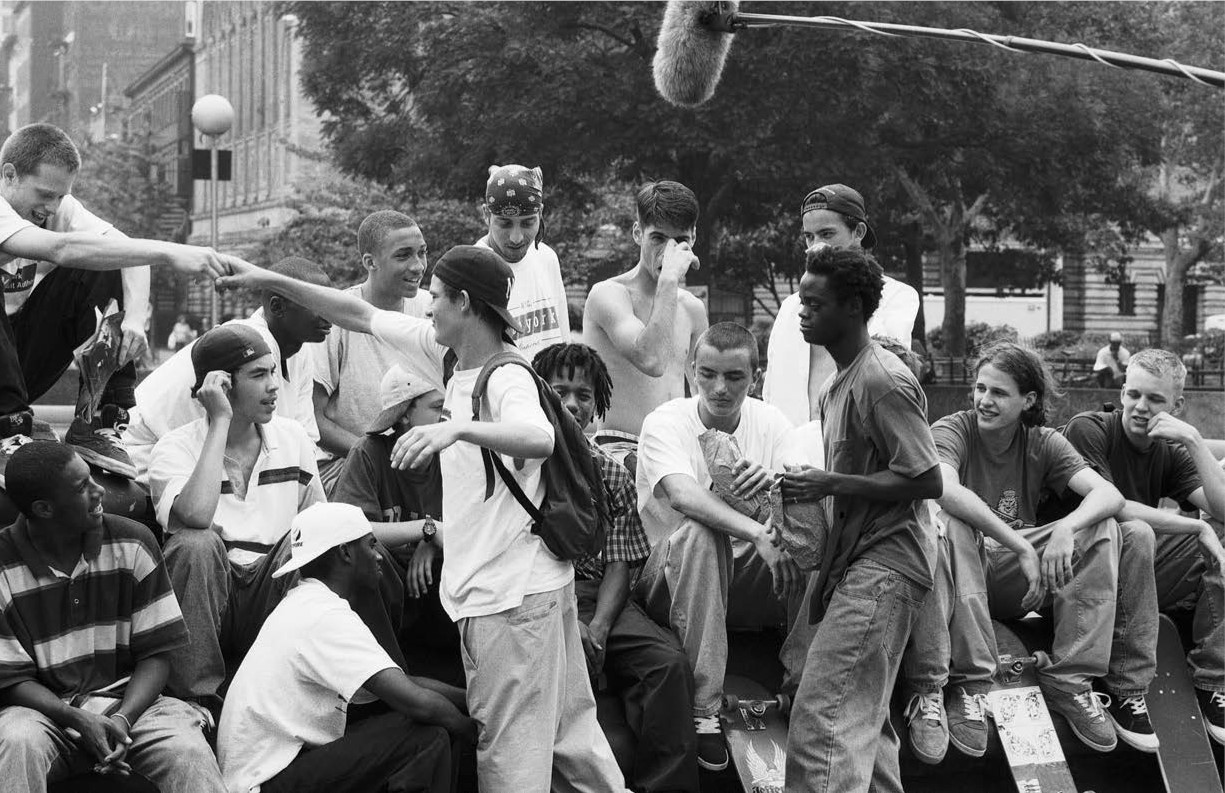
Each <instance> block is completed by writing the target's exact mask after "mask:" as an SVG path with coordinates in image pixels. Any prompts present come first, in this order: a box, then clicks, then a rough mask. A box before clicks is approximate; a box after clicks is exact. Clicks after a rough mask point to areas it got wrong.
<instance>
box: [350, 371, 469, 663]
mask: <svg viewBox="0 0 1225 793" xmlns="http://www.w3.org/2000/svg"><path fill="white" fill-rule="evenodd" d="M379 400H380V402H379V406H380V407H381V412H380V413H379V414H378V415H377V416H375V417H374V420H373V421H372V422H371V423H370V425H369V427H368V428H367V430H366V434H365V436H364V437H362V439H361V440H359V441H358V442H357V443H356V444H355V445H354V446H353V448H352V449H351V450H350V451H349V456H348V457H347V458H346V459H345V462H344V466H343V467H342V469H341V472H340V478H339V479H338V480H337V482H336V489H335V491H334V492H333V493H332V501H335V502H338V503H341V504H352V505H354V506H356V507H358V508H360V509H361V510H362V512H363V513H365V515H366V517H367V518H368V519H369V520H370V522H371V523H372V524H373V526H374V534H375V536H376V537H378V538H379V541H380V542H382V543H383V544H384V545H386V546H387V547H388V548H390V549H392V550H393V551H395V552H397V553H399V552H400V549H401V548H406V549H407V555H408V558H407V567H408V577H407V580H406V582H405V583H406V587H405V591H406V593H407V594H408V596H409V597H410V598H412V600H410V601H408V603H407V604H406V605H407V606H408V608H409V609H410V610H413V611H415V612H416V614H415V615H410V614H407V613H406V614H405V625H404V627H405V629H407V628H408V627H409V626H410V625H411V624H412V623H414V622H416V619H414V617H418V618H423V619H426V620H427V625H426V630H425V631H424V632H419V633H418V637H419V638H420V639H421V640H423V641H425V642H427V643H435V642H437V641H439V640H444V639H445V640H447V641H454V637H455V631H454V628H453V627H446V628H444V627H443V626H449V624H450V618H448V617H447V616H446V613H445V612H444V611H443V610H442V604H441V602H440V601H439V598H438V575H439V571H440V568H441V563H442V469H441V467H440V466H439V464H438V460H437V459H433V460H430V461H429V463H427V464H426V465H424V466H423V467H421V468H419V469H407V470H401V469H398V468H395V467H393V466H392V464H391V451H392V449H393V448H394V447H395V443H396V439H397V438H399V437H400V436H401V435H403V434H404V433H405V432H407V431H408V430H409V429H411V428H413V427H420V426H425V425H428V424H437V423H438V421H439V420H440V419H441V418H442V402H443V394H442V392H441V391H439V390H437V389H436V388H434V386H433V385H431V384H429V383H426V382H424V381H422V380H421V379H419V378H410V377H409V374H408V372H406V371H404V369H403V368H401V367H400V366H394V365H393V366H392V367H391V368H390V369H388V370H387V373H386V374H385V375H383V379H382V382H381V383H380V384H379ZM414 602H416V604H418V605H419V606H420V608H414ZM435 628H437V629H439V630H437V631H435V630H433V629H435ZM439 633H441V634H443V635H436V634H439ZM456 654H457V657H458V649H457V650H456Z"/></svg>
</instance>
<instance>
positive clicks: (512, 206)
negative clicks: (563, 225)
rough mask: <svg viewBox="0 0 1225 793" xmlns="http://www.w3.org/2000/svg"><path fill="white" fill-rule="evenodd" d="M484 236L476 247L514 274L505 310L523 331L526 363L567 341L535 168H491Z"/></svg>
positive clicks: (562, 292)
mask: <svg viewBox="0 0 1225 793" xmlns="http://www.w3.org/2000/svg"><path fill="white" fill-rule="evenodd" d="M482 212H483V213H484V216H485V222H486V223H487V224H488V225H489V233H487V234H486V235H485V236H484V237H481V238H480V239H479V240H477V241H476V244H477V245H479V246H481V247H484V248H490V249H492V250H493V252H494V253H496V254H498V255H499V256H501V257H502V258H503V259H504V260H506V263H507V264H509V265H510V269H511V272H513V273H514V276H515V279H514V286H512V287H511V291H510V298H509V300H508V302H507V307H508V309H509V310H510V315H511V316H512V317H514V319H515V322H516V323H517V324H518V325H519V326H520V327H521V328H522V329H523V330H522V332H521V333H518V334H516V335H515V346H516V347H518V348H519V351H520V352H521V353H523V357H525V358H527V359H528V360H529V361H530V360H531V359H532V356H534V355H535V354H536V353H538V352H540V351H541V350H543V349H544V348H545V347H548V346H550V345H553V344H561V343H562V342H567V341H569V340H570V312H569V309H568V306H567V301H566V284H565V282H564V281H562V277H561V264H560V263H559V262H558V261H557V254H556V253H554V252H553V249H552V248H550V247H549V246H548V245H545V244H544V243H543V242H541V238H542V237H543V236H544V217H543V215H544V175H543V174H542V173H541V171H540V169H539V168H524V167H523V166H522V165H501V166H499V165H494V166H491V167H490V169H489V181H488V182H487V183H486V184H485V205H484V207H483V209H482Z"/></svg>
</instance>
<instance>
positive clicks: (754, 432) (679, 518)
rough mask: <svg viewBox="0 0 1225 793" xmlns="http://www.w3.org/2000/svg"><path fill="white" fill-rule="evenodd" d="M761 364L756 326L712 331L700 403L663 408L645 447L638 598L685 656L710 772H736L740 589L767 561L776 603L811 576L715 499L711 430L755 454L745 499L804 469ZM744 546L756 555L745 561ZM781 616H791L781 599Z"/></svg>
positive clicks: (745, 477)
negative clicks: (732, 661)
mask: <svg viewBox="0 0 1225 793" xmlns="http://www.w3.org/2000/svg"><path fill="white" fill-rule="evenodd" d="M757 356H758V351H757V342H756V340H755V339H754V338H753V335H752V334H751V333H749V332H748V331H747V330H745V329H744V328H742V327H740V326H739V325H736V324H734V323H730V322H721V323H719V324H717V325H713V326H711V327H710V328H709V329H708V330H707V331H706V332H705V333H703V334H702V335H701V336H700V337H699V338H698V341H697V344H696V346H695V347H694V360H693V364H692V371H693V379H694V382H695V383H696V385H697V391H698V395H697V396H695V397H689V398H682V399H674V400H672V401H670V402H665V403H664V404H663V405H661V406H660V407H658V408H656V409H655V410H654V411H653V412H652V413H651V414H650V415H648V416H647V417H646V419H645V420H644V421H643V424H642V437H641V439H640V441H639V447H638V472H637V483H636V484H637V489H638V509H639V513H640V514H641V516H642V523H643V527H644V528H645V530H646V532H647V537H648V538H650V539H651V540H652V541H653V542H654V547H653V548H652V550H651V556H650V558H649V559H648V560H647V563H646V567H645V569H644V570H643V573H642V577H641V578H640V579H639V581H638V584H637V586H636V588H635V594H636V596H637V597H638V599H639V601H640V602H641V603H642V604H643V606H644V608H645V609H646V611H647V613H648V614H650V615H651V616H652V617H653V618H654V619H655V620H656V621H657V622H659V623H661V624H665V625H669V626H671V628H672V630H673V631H675V632H676V635H677V637H678V638H679V639H680V641H681V645H682V646H683V647H684V648H685V654H686V656H687V657H688V659H689V664H690V666H691V668H692V669H693V678H694V686H695V692H694V698H693V721H694V727H695V728H696V729H697V733H698V764H699V765H700V766H702V767H703V768H706V769H707V770H712V771H717V770H720V769H722V768H724V767H726V765H727V746H726V745H725V743H724V741H723V733H722V730H721V728H720V726H719V707H720V702H721V700H722V696H723V675H724V672H725V668H726V666H727V611H728V600H729V598H731V599H736V598H737V592H736V590H737V583H738V581H739V580H749V579H751V578H753V577H755V576H756V574H757V573H758V572H759V571H760V569H761V567H762V566H763V565H765V566H766V567H768V568H769V570H770V573H771V574H772V575H773V580H774V595H775V596H778V595H781V596H782V597H783V598H785V599H790V598H791V597H792V596H793V595H796V594H798V589H799V588H800V587H802V581H801V576H800V570H799V568H798V567H796V564H795V562H794V561H793V560H792V559H791V557H790V556H789V555H788V554H787V553H786V552H785V551H782V550H780V549H778V548H776V547H774V545H773V544H772V543H771V539H770V538H771V534H770V531H769V528H768V527H767V526H765V525H763V524H761V523H758V522H757V521H755V520H753V519H752V518H750V517H748V516H746V515H742V514H741V513H739V512H737V511H736V510H735V509H733V508H732V507H730V506H728V505H727V503H725V502H724V501H723V500H722V499H721V498H719V496H717V495H715V494H714V493H713V492H711V490H710V485H711V476H710V472H709V469H708V468H707V463H706V457H705V455H704V454H703V452H702V445H701V442H700V441H699V440H698V436H700V435H701V434H702V433H704V432H706V431H707V430H710V429H715V430H720V431H722V432H725V433H728V434H729V435H731V436H733V437H734V438H735V440H736V442H737V444H738V445H739V447H740V452H741V454H742V455H743V457H742V458H741V459H740V460H739V461H737V464H736V465H737V469H738V471H739V476H738V478H737V482H736V486H737V492H738V493H739V494H740V495H742V496H749V495H752V494H755V493H757V492H759V491H761V490H762V489H764V488H768V487H769V486H770V485H772V484H773V482H774V479H775V474H774V472H776V471H777V472H781V471H782V470H783V467H784V465H786V464H799V463H802V462H804V458H803V455H802V454H801V453H800V451H799V450H798V449H796V448H794V442H793V437H792V435H791V429H792V427H791V422H789V421H787V418H786V417H785V416H784V415H783V414H782V413H781V412H780V411H779V410H778V409H777V408H774V407H772V406H770V405H767V404H766V403H764V402H762V401H761V400H759V399H752V398H750V397H749V396H748V394H749V389H750V388H752V387H753V385H754V384H756V382H757V380H758V378H759V377H760V376H761V370H760V369H758V365H757V364H758V359H757ZM733 540H734V541H735V542H736V543H737V544H739V545H740V546H741V548H742V549H744V550H745V551H746V552H744V553H736V554H735V559H734V560H733ZM750 548H751V550H750ZM767 597H769V596H767ZM779 611H780V612H783V611H785V607H784V606H783V605H782V603H781V602H780V604H779ZM784 619H785V617H784V618H783V619H780V622H781V621H783V620H784Z"/></svg>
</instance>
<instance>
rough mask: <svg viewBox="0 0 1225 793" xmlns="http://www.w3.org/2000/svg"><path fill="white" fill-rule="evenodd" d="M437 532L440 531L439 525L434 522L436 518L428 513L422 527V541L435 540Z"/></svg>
mask: <svg viewBox="0 0 1225 793" xmlns="http://www.w3.org/2000/svg"><path fill="white" fill-rule="evenodd" d="M437 533H438V526H437V525H435V524H434V519H433V518H432V517H431V516H429V515H426V516H425V525H424V526H422V527H421V540H422V542H433V541H434V535H436V534H437Z"/></svg>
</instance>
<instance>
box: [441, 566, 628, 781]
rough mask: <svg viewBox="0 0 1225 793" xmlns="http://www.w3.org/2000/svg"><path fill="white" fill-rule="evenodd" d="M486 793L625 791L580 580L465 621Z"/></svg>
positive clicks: (463, 641)
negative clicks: (582, 631) (591, 661)
mask: <svg viewBox="0 0 1225 793" xmlns="http://www.w3.org/2000/svg"><path fill="white" fill-rule="evenodd" d="M459 633H460V653H461V655H462V656H463V661H464V672H465V673H466V675H467V678H468V712H469V713H470V714H471V715H472V718H474V719H476V720H477V721H478V722H479V723H480V724H481V735H480V740H479V741H478V743H477V745H476V766H477V776H478V779H479V784H480V789H481V791H482V793H504V792H505V791H512V790H513V791H523V793H548V791H560V792H561V793H569V792H570V791H574V793H604V792H605V791H615V792H616V793H622V791H625V778H624V777H623V776H622V774H621V769H620V768H618V766H617V761H616V759H615V758H614V757H613V753H612V748H611V747H610V746H609V745H608V739H607V738H605V737H604V731H603V730H602V729H601V728H600V725H599V723H598V722H597V721H596V712H595V697H594V696H593V695H592V693H591V682H590V680H589V679H588V676H587V657H586V655H585V654H584V652H583V640H582V638H581V637H580V635H579V628H578V610H577V605H576V602H575V597H574V584H573V583H570V584H567V585H566V586H564V587H562V588H561V589H555V590H553V591H552V592H541V593H538V594H535V595H528V596H527V597H525V598H524V599H523V602H522V603H521V604H519V606H517V607H516V608H513V609H507V610H506V611H500V612H498V613H497V614H490V615H488V616H484V617H465V618H463V619H461V620H460V621H459Z"/></svg>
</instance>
